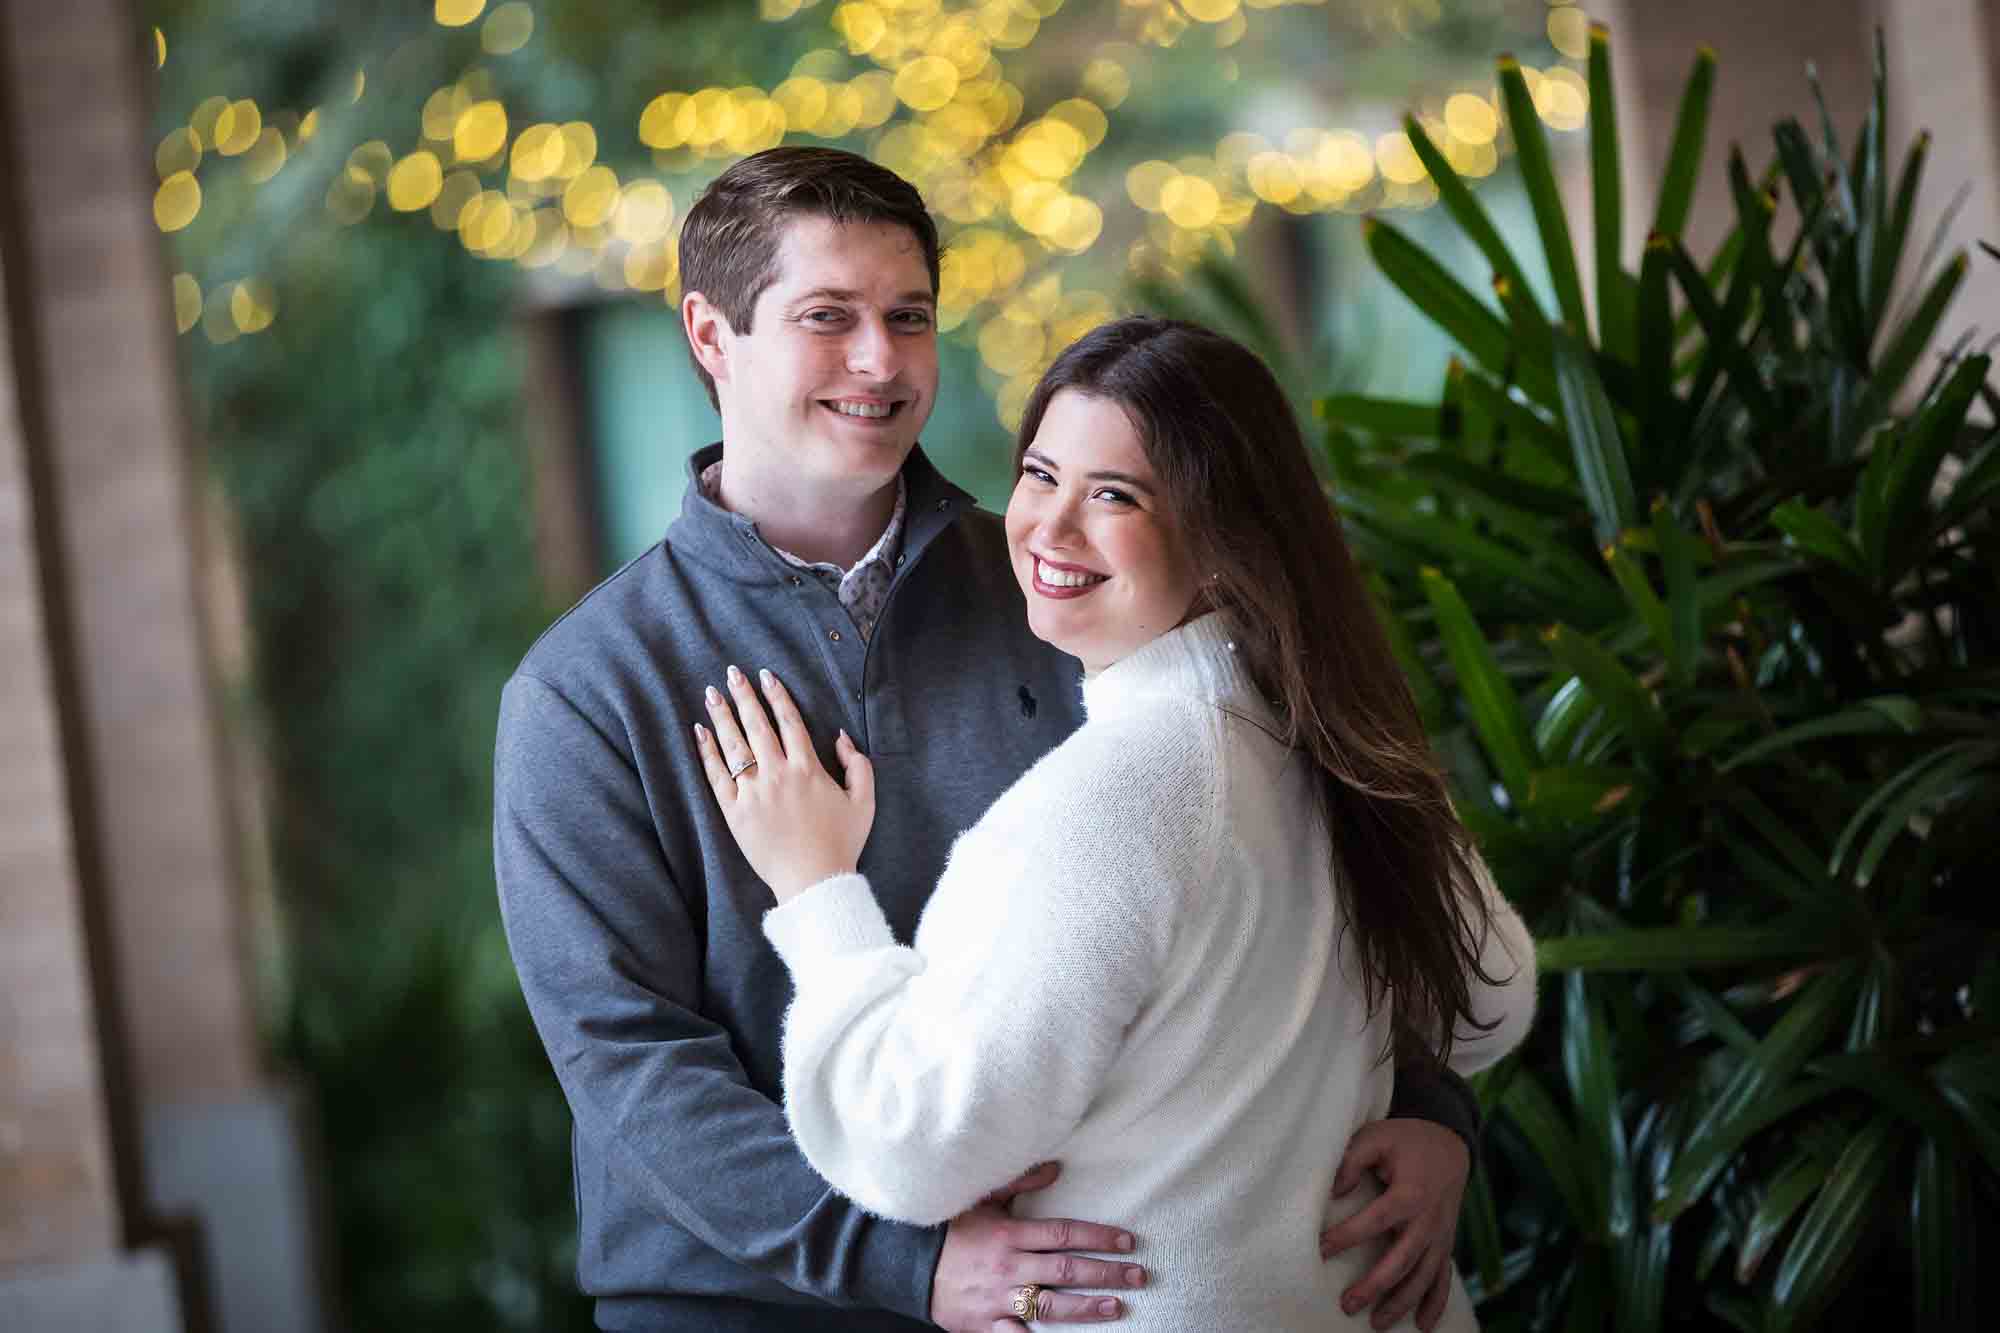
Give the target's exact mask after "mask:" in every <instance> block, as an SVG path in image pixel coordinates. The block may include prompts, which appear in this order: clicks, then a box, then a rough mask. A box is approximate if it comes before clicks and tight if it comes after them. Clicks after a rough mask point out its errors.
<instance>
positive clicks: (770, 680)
mask: <svg viewBox="0 0 2000 1333" xmlns="http://www.w3.org/2000/svg"><path fill="white" fill-rule="evenodd" d="M757 679H758V680H761V681H763V682H764V688H765V689H767V690H768V689H770V688H771V687H772V686H773V685H776V684H777V683H778V678H777V677H776V676H773V675H772V674H771V669H770V668H769V667H766V668H764V669H763V670H762V671H759V672H758V673H757Z"/></svg>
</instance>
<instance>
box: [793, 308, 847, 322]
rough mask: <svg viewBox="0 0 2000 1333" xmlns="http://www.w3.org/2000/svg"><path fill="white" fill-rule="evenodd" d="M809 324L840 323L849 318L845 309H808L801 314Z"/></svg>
mask: <svg viewBox="0 0 2000 1333" xmlns="http://www.w3.org/2000/svg"><path fill="white" fill-rule="evenodd" d="M800 318H801V319H803V320H804V321H805V322H806V323H808V324H838V323H839V322H840V321H841V320H843V319H846V318H847V312H846V311H844V310H808V311H806V313H805V314H804V315H801V316H800Z"/></svg>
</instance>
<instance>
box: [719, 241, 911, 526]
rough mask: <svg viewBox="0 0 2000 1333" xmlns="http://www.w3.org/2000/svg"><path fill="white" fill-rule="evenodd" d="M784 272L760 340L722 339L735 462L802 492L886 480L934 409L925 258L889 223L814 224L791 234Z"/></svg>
mask: <svg viewBox="0 0 2000 1333" xmlns="http://www.w3.org/2000/svg"><path fill="white" fill-rule="evenodd" d="M777 269H778V276H777V280H776V281H775V282H773V283H772V284H771V285H770V286H769V287H767V288H766V289H765V290H764V293H763V294H762V295H761V296H759V297H758V298H757V307H756V313H755V314H754V315H753V316H752V319H751V328H752V330H753V331H752V332H750V333H747V334H745V333H736V332H734V331H733V330H729V329H728V328H727V326H726V324H724V325H723V328H722V330H721V331H720V333H719V334H718V336H719V338H720V346H721V350H722V352H723V355H722V357H721V358H720V365H719V366H713V367H711V373H712V374H713V375H714V376H715V382H716V396H717V398H718V399H719V401H720V403H721V408H722V422H723V441H724V446H725V449H726V451H727V453H728V454H729V455H730V456H732V457H733V458H734V459H735V460H736V462H737V463H738V464H739V465H747V466H748V467H749V468H751V469H753V470H755V471H758V472H767V471H772V470H775V471H776V472H778V473H779V474H781V475H784V476H785V477H786V478H787V480H788V481H789V482H792V483H794V484H796V483H798V482H804V483H806V484H808V485H811V484H813V483H824V484H829V485H832V486H835V487H839V488H843V489H844V488H847V487H851V486H853V485H854V483H856V482H867V483H871V484H873V485H884V484H887V483H888V482H889V480H890V479H891V478H893V477H894V476H895V475H896V473H897V471H898V470H899V469H900V468H901V467H902V466H903V461H904V460H905V459H906V458H908V457H909V454H910V450H911V449H912V448H913V447H914V446H915V445H916V442H917V435H918V432H920V431H921V430H922V429H923V425H924V422H925V420H926V419H928V418H929V416H930V414H931V407H932V405H933V403H934V402H935V401H936V399H937V383H938V361H937V312H936V299H935V294H934V293H933V292H932V290H931V280H930V272H929V270H928V269H927V268H926V267H925V265H924V253H923V248H922V247H921V246H920V245H919V244H918V241H917V238H916V237H915V236H914V235H913V234H912V233H911V232H910V231H909V229H908V228H905V227H901V226H897V225H895V224H893V223H883V222H855V223H847V224H844V225H843V224H839V223H835V222H831V221H829V220H827V219H825V218H820V217H811V216H804V217H798V218H794V219H793V220H792V221H791V222H790V223H788V224H787V225H786V227H785V230H784V234H783V236H782V237H781V238H780V240H779V243H778V260H777ZM718 323H721V321H720V320H718Z"/></svg>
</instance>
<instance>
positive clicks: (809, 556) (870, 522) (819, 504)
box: [716, 449, 896, 569]
mask: <svg viewBox="0 0 2000 1333" xmlns="http://www.w3.org/2000/svg"><path fill="white" fill-rule="evenodd" d="M719 489H720V492H721V493H720V495H718V496H717V497H716V498H717V500H718V501H719V502H720V503H721V505H722V507H723V508H724V509H727V510H728V511H729V512H730V513H732V514H740V515H742V516H743V517H744V518H747V519H749V520H750V521H751V522H752V523H755V524H756V525H757V535H758V536H760V537H762V538H763V539H764V540H765V541H767V542H769V543H770V544H771V545H773V546H775V547H777V548H778V549H780V550H783V551H789V552H791V553H792V554H793V555H795V556H797V557H798V558H799V559H801V560H805V561H809V562H811V563H813V564H821V563H825V564H832V565H838V566H840V568H842V569H851V568H852V567H853V566H854V565H855V564H856V563H858V562H859V561H860V559H861V557H862V556H864V555H866V554H868V550H869V548H870V547H872V546H874V545H875V543H876V542H877V541H878V540H880V538H881V536H882V533H883V532H884V531H885V530H886V529H887V528H888V526H889V519H890V518H891V517H892V516H893V515H894V514H895V512H896V480H895V478H893V477H892V478H890V479H889V482H888V484H887V485H884V486H880V487H878V488H876V489H875V490H874V491H872V492H860V491H848V490H842V491H840V492H838V493H836V494H827V493H825V492H816V491H815V490H814V489H813V488H811V487H805V486H798V485H796V484H794V485H782V484H779V483H777V482H776V481H774V479H772V478H768V477H761V476H756V475H746V473H745V470H741V469H731V467H730V465H729V454H728V452H727V450H726V449H725V451H724V453H723V456H722V479H721V485H720V487H719Z"/></svg>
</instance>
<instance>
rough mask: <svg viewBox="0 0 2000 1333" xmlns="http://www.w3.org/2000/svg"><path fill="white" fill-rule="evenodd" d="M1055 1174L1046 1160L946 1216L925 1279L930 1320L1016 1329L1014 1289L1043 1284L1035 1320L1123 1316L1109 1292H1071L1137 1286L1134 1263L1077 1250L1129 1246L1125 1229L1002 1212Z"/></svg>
mask: <svg viewBox="0 0 2000 1333" xmlns="http://www.w3.org/2000/svg"><path fill="white" fill-rule="evenodd" d="M1061 1172H1062V1168H1061V1167H1060V1166H1058V1165H1057V1164H1055V1163H1054V1162H1044V1163H1043V1164H1042V1165H1040V1166H1038V1167H1036V1168H1034V1169H1033V1170H1031V1171H1028V1172H1027V1173H1025V1174H1023V1175H1021V1176H1019V1177H1017V1178H1015V1179H1014V1180H1013V1181H1011V1182H1009V1183H1008V1184H1006V1185H1004V1186H1002V1187H1001V1188H1000V1189H997V1190H995V1191H993V1193H991V1194H989V1195H987V1196H986V1197H985V1198H984V1199H982V1200H980V1201H979V1203H977V1204H976V1205H974V1206H973V1207H971V1208H968V1209H967V1210H966V1211H965V1212H962V1213H960V1214H959V1215H958V1216H957V1217H954V1218H953V1219H952V1220H951V1222H950V1224H949V1227H948V1229H947V1231H946V1232H945V1240H944V1252H943V1253H941V1254H940V1255H939V1256H938V1266H937V1273H936V1275H935V1276H934V1277H933V1278H932V1279H931V1322H932V1323H934V1324H937V1325H938V1326H939V1327H941V1328H944V1329H947V1330H949V1331H950V1333H993V1331H994V1330H1016V1331H1018V1330H1021V1329H1024V1328H1025V1327H1026V1325H1025V1324H1023V1323H1022V1322H1021V1321H1020V1320H1019V1319H1017V1318H1015V1317H1014V1314H1013V1300H1014V1293H1015V1291H1016V1290H1017V1289H1018V1288H1020V1287H1023V1286H1033V1287H1038V1288H1042V1289H1043V1290H1041V1291H1040V1292H1039V1293H1038V1299H1037V1302H1036V1313H1035V1319H1036V1321H1037V1322H1038V1323H1071V1324H1084V1323H1089V1324H1097V1323H1103V1322H1105V1321H1106V1320H1111V1319H1116V1318H1118V1317H1119V1316H1120V1315H1122V1314H1124V1313H1125V1303H1124V1302H1123V1301H1121V1300H1119V1299H1118V1298H1117V1297H1115V1296H1100V1295H1088V1296H1086V1295H1078V1294H1077V1293H1076V1291H1075V1290H1073V1289H1082V1290H1086V1291H1089V1290H1103V1289H1118V1288H1126V1289H1130V1288H1133V1287H1142V1286H1144V1285H1145V1283H1146V1270H1145V1269H1143V1268H1141V1267H1140V1266H1139V1265H1138V1264H1128V1263H1118V1262H1116V1261H1112V1260H1105V1259H1095V1258H1091V1257H1089V1255H1088V1254H1085V1253H1078V1251H1089V1252H1094V1253H1098V1254H1116V1253H1118V1252H1120V1251H1129V1250H1130V1249H1131V1248H1132V1246H1133V1239H1132V1235H1131V1233H1130V1232H1127V1231H1121V1230H1119V1229H1118V1228H1117V1227H1107V1226H1100V1225H1098V1224H1097V1223H1095V1222H1075V1221H1070V1220H1067V1219H1059V1218H1032V1219H1031V1218H1017V1217H1013V1216H1011V1215H1010V1214H1009V1213H1008V1212H1007V1201H1008V1200H1009V1199H1012V1198H1013V1197H1014V1196H1015V1195H1016V1194H1026V1193H1030V1192H1032V1191H1034V1190H1039V1189H1047V1188H1048V1187H1049V1186H1050V1185H1052V1184H1054V1183H1055V1180H1056V1177H1057V1176H1058V1175H1060V1174H1061Z"/></svg>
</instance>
